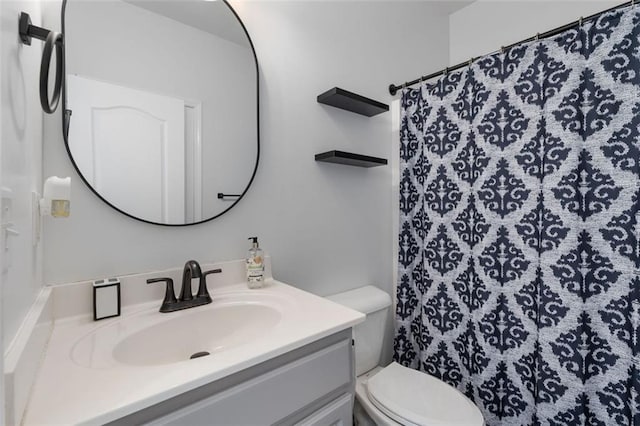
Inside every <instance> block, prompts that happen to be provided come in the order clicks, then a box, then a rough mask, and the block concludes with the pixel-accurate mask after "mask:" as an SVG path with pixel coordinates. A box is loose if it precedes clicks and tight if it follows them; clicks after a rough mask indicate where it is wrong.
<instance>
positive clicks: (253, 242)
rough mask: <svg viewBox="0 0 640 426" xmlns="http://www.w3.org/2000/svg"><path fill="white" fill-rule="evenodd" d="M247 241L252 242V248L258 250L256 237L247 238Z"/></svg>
mask: <svg viewBox="0 0 640 426" xmlns="http://www.w3.org/2000/svg"><path fill="white" fill-rule="evenodd" d="M247 240H250V241H251V242H252V247H253V248H258V237H249V238H247Z"/></svg>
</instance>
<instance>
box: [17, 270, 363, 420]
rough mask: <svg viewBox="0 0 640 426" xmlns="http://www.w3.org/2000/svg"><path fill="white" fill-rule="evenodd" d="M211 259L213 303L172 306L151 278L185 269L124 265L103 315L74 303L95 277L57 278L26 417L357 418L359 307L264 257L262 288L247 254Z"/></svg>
mask: <svg viewBox="0 0 640 426" xmlns="http://www.w3.org/2000/svg"><path fill="white" fill-rule="evenodd" d="M207 266H211V267H220V268H222V270H223V272H222V274H218V275H220V277H219V278H216V282H215V283H211V284H210V285H209V290H210V292H211V295H212V297H213V303H211V304H209V305H205V306H200V307H196V308H192V309H187V310H184V311H178V312H172V313H160V312H158V308H159V306H160V305H159V303H160V299H161V297H160V294H161V293H162V290H161V289H159V288H157V287H155V286H153V287H152V286H146V285H145V284H144V280H146V279H148V278H153V277H157V276H158V275H159V274H163V275H165V276H166V275H168V276H174V275H177V274H179V272H180V271H178V270H170V271H162V272H161V273H154V274H139V275H135V276H128V277H121V278H120V279H121V281H122V297H123V309H122V312H123V314H122V316H120V317H116V318H111V319H107V320H102V321H93V320H92V317H91V315H90V308H91V307H90V303H86V306H85V307H84V308H82V309H81V308H79V307H78V305H84V304H85V302H89V301H90V288H89V287H90V286H89V284H90V283H74V284H70V285H63V286H56V287H55V288H53V289H52V290H51V293H52V294H51V295H50V298H49V299H50V300H49V301H48V302H47V303H50V304H52V307H51V308H50V309H51V311H52V316H53V318H54V321H53V326H52V328H51V332H50V337H49V341H48V345H47V347H46V351H45V352H44V353H43V356H42V361H41V365H40V367H39V370H38V373H37V376H36V378H35V381H34V384H33V387H32V390H31V392H30V396H29V404H28V406H27V407H26V411H25V414H24V417H23V424H25V425H36V424H112V425H131V424H175V425H184V424H189V425H197V424H214V425H215V424H220V425H229V424H242V425H267V424H305V425H314V424H317V425H334V424H335V425H343V424H344V425H349V424H351V413H352V406H353V396H354V387H355V371H354V356H353V346H352V338H351V327H352V326H354V325H355V324H357V323H359V322H361V321H363V320H364V316H363V315H362V314H360V313H359V312H356V311H353V310H350V309H347V308H344V307H342V306H340V305H338V304H335V303H333V302H330V301H328V300H326V299H324V298H321V297H318V296H315V295H312V294H310V293H307V292H304V291H301V290H299V289H296V288H294V287H292V286H289V285H286V284H284V283H281V282H278V281H276V280H273V279H272V278H270V275H269V274H270V272H269V271H270V268H269V267H268V268H267V269H268V274H267V277H269V279H267V285H266V286H265V288H263V289H260V290H249V289H247V287H246V284H244V283H243V282H242V278H241V277H242V275H243V269H244V268H243V262H242V261H240V262H227V263H220V264H215V265H207ZM149 300H152V301H149ZM127 301H129V302H130V303H129V304H128V303H127ZM131 302H134V303H131ZM84 311H86V312H84ZM203 352H207V354H206V355H202V353H203ZM18 417H19V416H18Z"/></svg>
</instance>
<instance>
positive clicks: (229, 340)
mask: <svg viewBox="0 0 640 426" xmlns="http://www.w3.org/2000/svg"><path fill="white" fill-rule="evenodd" d="M283 303H284V301H283V300H278V299H277V298H273V297H268V296H266V295H262V296H261V297H260V296H258V295H256V294H238V295H227V296H222V297H217V298H214V301H213V303H211V304H209V305H204V306H200V307H197V308H191V309H186V310H184V311H178V312H172V313H159V312H158V311H157V310H158V307H157V306H155V307H154V308H151V309H146V310H144V311H142V312H138V313H135V314H130V315H126V316H123V317H121V318H120V319H117V320H115V321H113V322H110V323H108V324H105V325H104V326H101V327H98V328H96V329H94V330H93V331H92V332H91V333H89V334H87V335H85V336H84V337H82V338H81V339H80V340H78V341H77V342H76V344H75V345H74V346H73V348H72V350H71V358H72V359H73V361H74V362H75V363H76V364H79V365H81V366H84V367H89V368H99V369H103V368H110V367H112V366H114V365H116V364H126V365H131V366H154V365H163V364H172V363H177V362H189V361H190V362H194V361H192V360H191V359H192V357H193V358H200V357H211V356H215V355H216V353H219V352H221V351H226V350H229V349H233V348H237V347H238V346H241V345H245V344H248V343H251V342H255V341H256V340H258V339H263V338H265V337H268V335H269V331H270V330H273V329H274V328H275V327H277V326H278V324H279V323H280V322H281V320H282V315H283V309H282V307H283Z"/></svg>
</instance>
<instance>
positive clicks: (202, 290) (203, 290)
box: [197, 268, 222, 300]
mask: <svg viewBox="0 0 640 426" xmlns="http://www.w3.org/2000/svg"><path fill="white" fill-rule="evenodd" d="M221 272H222V269H220V268H218V269H212V270H210V271H206V272H203V273H202V276H201V277H200V286H198V296H197V297H198V298H200V297H202V298H205V299H209V300H211V296H210V295H209V290H207V275H210V274H219V273H221Z"/></svg>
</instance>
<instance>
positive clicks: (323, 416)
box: [295, 393, 353, 426]
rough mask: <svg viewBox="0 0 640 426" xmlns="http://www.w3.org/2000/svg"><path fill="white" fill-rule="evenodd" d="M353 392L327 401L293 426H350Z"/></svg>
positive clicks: (351, 421) (351, 422)
mask: <svg viewBox="0 0 640 426" xmlns="http://www.w3.org/2000/svg"><path fill="white" fill-rule="evenodd" d="M352 404H353V394H350V393H348V394H344V395H342V396H341V397H340V398H338V399H335V400H333V401H332V402H330V403H328V404H327V405H325V406H324V407H322V408H321V409H319V410H318V411H316V412H315V413H313V414H312V415H310V416H309V417H307V418H305V419H304V420H302V421H301V422H299V423H296V425H295V426H351V425H352V424H353V419H352V416H353V409H352V408H353V406H352Z"/></svg>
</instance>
